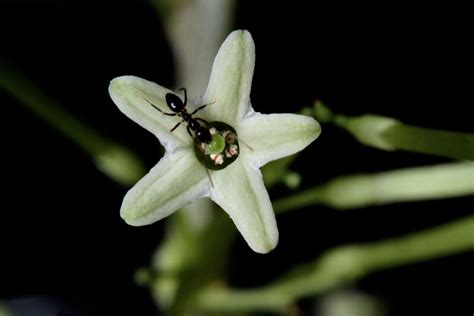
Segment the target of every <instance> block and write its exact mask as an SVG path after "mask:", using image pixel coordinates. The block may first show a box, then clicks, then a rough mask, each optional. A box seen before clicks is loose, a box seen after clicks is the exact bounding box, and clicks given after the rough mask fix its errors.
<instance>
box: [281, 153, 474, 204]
mask: <svg viewBox="0 0 474 316" xmlns="http://www.w3.org/2000/svg"><path fill="white" fill-rule="evenodd" d="M471 194H474V163H471V162H461V163H450V164H442V165H437V166H429V167H417V168H408V169H401V170H394V171H387V172H381V173H376V174H370V175H352V176H343V177H340V178H337V179H334V180H332V181H330V182H328V183H326V184H323V185H320V186H316V187H314V188H312V189H309V190H306V191H303V192H300V193H297V194H294V195H291V196H289V197H286V198H282V199H279V200H276V201H275V202H274V203H273V207H274V209H275V212H285V211H289V210H294V209H298V208H302V207H306V206H309V205H314V204H323V205H326V206H330V207H333V208H337V209H350V208H356V207H365V206H369V205H380V204H387V203H394V202H408V201H420V200H428V199H442V198H450V197H456V196H464V195H471Z"/></svg>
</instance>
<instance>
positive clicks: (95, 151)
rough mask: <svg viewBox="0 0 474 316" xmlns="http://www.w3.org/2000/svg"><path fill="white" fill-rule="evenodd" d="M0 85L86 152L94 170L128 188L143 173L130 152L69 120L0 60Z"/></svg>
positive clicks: (21, 76) (63, 112)
mask: <svg viewBox="0 0 474 316" xmlns="http://www.w3.org/2000/svg"><path fill="white" fill-rule="evenodd" d="M0 86H1V87H3V88H4V89H5V90H6V91H8V92H9V93H10V94H12V95H13V96H14V97H15V98H16V99H18V100H19V101H20V102H21V104H23V105H25V106H26V107H27V108H28V109H29V110H31V111H32V112H33V113H35V114H36V115H38V116H39V117H41V118H42V119H43V120H45V121H46V122H47V123H49V124H50V125H52V126H54V127H55V128H56V129H58V130H59V131H60V132H61V133H62V134H64V135H66V136H67V137H69V138H70V139H71V140H72V141H74V142H75V143H77V144H78V145H79V146H80V147H81V148H83V149H84V150H85V151H86V152H88V153H89V154H90V155H91V156H92V158H93V159H94V161H95V162H96V165H97V167H98V168H99V169H100V170H101V171H102V172H104V173H105V174H107V175H108V176H109V177H111V178H112V179H114V180H115V181H117V182H119V183H122V184H124V185H130V184H133V183H134V182H136V181H137V180H138V179H139V178H140V177H141V176H143V174H144V173H145V171H144V170H145V168H144V166H143V164H142V162H141V161H140V159H139V158H138V157H137V156H136V155H134V154H133V153H132V152H131V151H129V150H128V149H126V148H124V147H123V146H121V145H119V144H117V143H115V142H113V141H110V140H109V139H107V138H106V137H104V136H102V135H101V134H99V133H98V132H96V131H95V130H94V129H93V128H91V127H90V126H87V125H86V124H84V123H83V122H82V121H80V120H78V119H76V118H75V117H73V116H72V115H71V114H69V113H68V112H67V111H65V110H64V108H63V107H62V106H61V105H60V104H59V103H57V102H55V101H54V100H52V99H51V98H49V97H48V96H47V95H46V94H44V93H43V91H41V89H39V88H38V87H37V86H36V85H35V84H34V83H33V82H31V81H30V80H29V79H28V78H26V77H25V76H23V75H22V74H21V73H20V72H19V71H18V70H17V69H15V68H14V67H12V66H11V65H9V64H7V63H6V62H4V61H3V60H1V59H0Z"/></svg>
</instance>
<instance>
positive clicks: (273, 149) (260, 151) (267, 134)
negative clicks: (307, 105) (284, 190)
mask: <svg viewBox="0 0 474 316" xmlns="http://www.w3.org/2000/svg"><path fill="white" fill-rule="evenodd" d="M237 128H238V130H237V132H238V134H239V139H240V140H242V141H243V142H245V143H246V144H248V145H249V146H250V147H251V148H252V150H250V149H249V148H247V147H246V146H240V147H241V148H242V152H243V153H245V155H247V157H248V159H251V160H252V162H254V163H255V164H256V165H257V166H263V165H264V164H266V163H267V162H269V161H272V160H276V159H279V158H282V157H285V156H288V155H291V154H294V153H296V152H298V151H300V150H302V149H303V148H305V147H306V146H308V145H309V144H311V143H312V142H313V141H314V140H315V139H316V138H317V137H318V136H319V134H320V133H321V126H320V125H319V123H318V122H317V121H316V120H315V119H313V118H311V117H309V116H304V115H298V114H268V115H266V114H260V113H255V114H253V115H252V116H250V117H249V118H246V119H245V120H243V121H242V122H241V123H240V124H239V125H238V127H237Z"/></svg>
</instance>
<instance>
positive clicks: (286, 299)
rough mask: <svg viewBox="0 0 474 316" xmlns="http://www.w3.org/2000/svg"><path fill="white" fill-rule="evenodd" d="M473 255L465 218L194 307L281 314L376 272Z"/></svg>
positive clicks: (471, 221) (215, 291) (350, 250)
mask: <svg viewBox="0 0 474 316" xmlns="http://www.w3.org/2000/svg"><path fill="white" fill-rule="evenodd" d="M473 250H474V216H470V217H467V218H464V219H461V220H457V221H455V222H452V223H449V224H444V225H442V226H439V227H436V228H432V229H428V230H425V231H421V232H417V233H413V234H411V235H408V236H404V237H399V238H393V239H388V240H384V241H380V242H374V243H368V244H361V245H350V246H344V247H339V248H336V249H334V250H330V251H328V252H327V253H326V254H324V255H323V256H322V257H321V258H320V259H318V260H317V261H315V262H313V263H310V264H307V265H304V266H302V267H298V268H297V269H295V270H294V271H293V272H291V273H289V274H288V275H287V277H285V278H283V279H281V280H280V281H278V282H276V283H274V284H272V285H269V286H266V287H261V288H257V289H249V290H230V289H225V288H217V287H212V288H209V289H207V290H206V291H204V292H203V293H202V294H201V295H200V297H199V301H198V303H199V305H198V306H199V308H200V309H202V310H205V311H213V312H215V311H220V312H225V311H232V312H237V311H256V310H261V311H278V310H280V311H281V310H284V309H285V308H287V307H288V306H289V304H291V303H292V302H295V301H297V300H298V299H301V298H303V297H308V296H314V295H318V294H320V293H322V292H325V291H327V290H330V289H333V288H337V287H341V286H344V285H347V284H349V283H352V282H354V281H355V280H358V279H360V278H362V277H364V276H365V275H368V274H370V273H373V272H375V271H380V270H383V269H388V268H393V267H397V266H401V265H406V264H412V263H416V262H421V261H426V260H430V259H434V258H439V257H443V256H449V255H453V254H457V253H462V252H467V251H473Z"/></svg>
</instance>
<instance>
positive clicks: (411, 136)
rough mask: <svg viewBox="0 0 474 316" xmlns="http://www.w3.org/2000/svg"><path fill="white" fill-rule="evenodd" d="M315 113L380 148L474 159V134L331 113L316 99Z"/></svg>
mask: <svg viewBox="0 0 474 316" xmlns="http://www.w3.org/2000/svg"><path fill="white" fill-rule="evenodd" d="M314 115H315V117H316V118H317V119H319V120H321V121H322V122H332V123H334V124H336V125H338V126H340V127H342V128H343V129H345V130H347V131H348V132H349V133H351V134H352V135H353V136H354V137H355V138H356V139H357V140H358V141H359V142H361V143H363V144H365V145H367V146H371V147H375V148H379V149H382V150H398V149H401V150H407V151H413V152H418V153H424V154H431V155H438V156H444V157H449V158H454V159H459V160H474V134H472V133H457V132H451V131H443V130H435V129H428V128H422V127H416V126H411V125H406V124H403V123H401V122H399V121H397V120H395V119H392V118H388V117H383V116H378V115H371V114H367V115H361V116H355V117H350V116H345V115H340V114H333V113H332V112H331V111H330V110H329V109H328V108H327V107H326V106H325V105H324V104H322V103H321V102H316V104H315V108H314Z"/></svg>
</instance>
